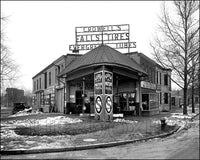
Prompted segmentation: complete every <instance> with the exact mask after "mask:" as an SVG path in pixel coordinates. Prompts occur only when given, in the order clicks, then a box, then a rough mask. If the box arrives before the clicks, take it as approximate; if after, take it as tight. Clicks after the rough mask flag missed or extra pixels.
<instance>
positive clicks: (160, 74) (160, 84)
mask: <svg viewBox="0 0 200 160" xmlns="http://www.w3.org/2000/svg"><path fill="white" fill-rule="evenodd" d="M161 84H162V76H161V73H160V85H161Z"/></svg>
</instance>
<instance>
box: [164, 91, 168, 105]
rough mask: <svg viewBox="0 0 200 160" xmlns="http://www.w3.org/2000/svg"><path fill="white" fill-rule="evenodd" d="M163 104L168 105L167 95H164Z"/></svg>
mask: <svg viewBox="0 0 200 160" xmlns="http://www.w3.org/2000/svg"><path fill="white" fill-rule="evenodd" d="M164 103H165V104H168V93H164Z"/></svg>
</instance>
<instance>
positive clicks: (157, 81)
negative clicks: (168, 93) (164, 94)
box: [156, 71, 159, 84]
mask: <svg viewBox="0 0 200 160" xmlns="http://www.w3.org/2000/svg"><path fill="white" fill-rule="evenodd" d="M158 75H159V72H158V71H157V79H156V81H157V84H158Z"/></svg>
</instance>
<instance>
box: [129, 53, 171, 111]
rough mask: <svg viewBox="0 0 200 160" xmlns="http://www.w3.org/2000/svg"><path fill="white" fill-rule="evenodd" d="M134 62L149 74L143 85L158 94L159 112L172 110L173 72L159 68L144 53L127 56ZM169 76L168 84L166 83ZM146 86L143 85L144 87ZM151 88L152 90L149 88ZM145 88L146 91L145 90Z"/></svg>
mask: <svg viewBox="0 0 200 160" xmlns="http://www.w3.org/2000/svg"><path fill="white" fill-rule="evenodd" d="M127 55H128V56H129V57H131V58H132V59H133V60H135V61H136V62H137V63H139V64H140V65H141V67H142V68H143V69H144V70H145V71H146V72H147V73H148V76H147V77H146V78H144V79H142V81H143V82H142V83H141V84H143V83H145V84H148V85H146V87H145V88H146V89H153V88H154V86H156V87H155V89H154V90H155V91H156V93H157V101H158V104H159V110H160V111H163V110H167V111H168V110H170V109H171V79H170V77H171V70H169V69H165V68H163V67H161V66H159V65H158V64H157V63H156V62H154V61H153V60H152V59H150V58H148V57H147V56H145V55H144V54H142V53H138V52H133V53H128V54H127ZM165 75H167V82H168V83H167V84H166V83H165V81H166V77H165ZM144 86H145V85H143V87H144ZM149 87H150V88H149ZM145 88H144V89H145ZM152 91H153V90H152ZM166 97H167V99H166Z"/></svg>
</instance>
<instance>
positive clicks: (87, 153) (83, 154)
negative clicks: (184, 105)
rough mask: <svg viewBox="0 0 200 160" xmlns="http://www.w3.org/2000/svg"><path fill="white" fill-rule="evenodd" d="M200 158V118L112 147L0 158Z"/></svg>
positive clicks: (3, 157)
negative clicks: (166, 134)
mask: <svg viewBox="0 0 200 160" xmlns="http://www.w3.org/2000/svg"><path fill="white" fill-rule="evenodd" d="M62 158H63V159H82V158H83V159H86V158H90V159H91V158H92V159H93V158H98V159H112V158H113V159H140V158H141V159H150V158H151V159H176V158H179V159H199V118H196V119H195V120H194V121H193V122H192V123H191V128H189V129H188V130H182V131H180V132H179V133H176V134H174V135H171V136H170V137H167V138H164V139H154V140H150V141H147V142H138V143H132V144H128V145H122V146H117V147H111V148H104V149H103V148H102V149H93V150H83V151H73V152H57V153H43V154H24V155H9V156H2V157H1V159H62Z"/></svg>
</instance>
